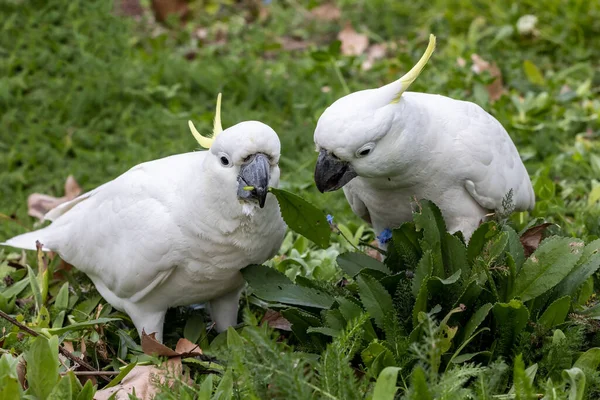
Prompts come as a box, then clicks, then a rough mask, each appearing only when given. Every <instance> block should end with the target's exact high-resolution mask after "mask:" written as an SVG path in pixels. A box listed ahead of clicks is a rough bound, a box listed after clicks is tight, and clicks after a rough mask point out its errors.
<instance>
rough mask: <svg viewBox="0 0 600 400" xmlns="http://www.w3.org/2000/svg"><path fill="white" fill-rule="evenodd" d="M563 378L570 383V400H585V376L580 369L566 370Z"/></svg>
mask: <svg viewBox="0 0 600 400" xmlns="http://www.w3.org/2000/svg"><path fill="white" fill-rule="evenodd" d="M562 377H563V379H564V380H565V381H567V382H568V383H569V400H583V399H584V397H583V395H584V394H585V374H584V373H583V371H582V370H580V369H579V368H576V367H575V368H571V369H565V370H564V371H563V372H562Z"/></svg>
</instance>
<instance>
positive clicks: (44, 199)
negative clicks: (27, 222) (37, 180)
mask: <svg viewBox="0 0 600 400" xmlns="http://www.w3.org/2000/svg"><path fill="white" fill-rule="evenodd" d="M80 194H81V187H79V184H78V183H77V181H76V180H75V178H73V175H69V176H68V177H67V180H66V182H65V195H64V196H63V197H53V196H48V195H46V194H41V193H33V194H31V195H29V197H28V198H27V212H28V213H29V215H31V216H32V217H35V218H38V219H39V220H40V221H42V220H43V219H44V215H46V213H47V212H48V211H50V210H52V209H53V208H55V207H57V206H59V205H61V204H62V203H66V202H67V201H70V200H73V199H74V198H75V197H77V196H79V195H80Z"/></svg>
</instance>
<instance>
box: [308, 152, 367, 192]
mask: <svg viewBox="0 0 600 400" xmlns="http://www.w3.org/2000/svg"><path fill="white" fill-rule="evenodd" d="M356 176H358V175H357V174H356V172H355V171H354V169H353V168H352V166H351V165H350V163H348V162H347V161H342V160H340V159H338V158H335V157H334V156H332V155H331V154H329V153H328V152H327V150H321V152H320V153H319V158H318V159H317V166H316V167H315V183H316V184H317V189H319V191H320V192H321V193H324V192H331V191H334V190H338V189H339V188H341V187H342V186H344V185H345V184H346V183H348V182H350V181H351V180H352V179H354V178H355V177H356Z"/></svg>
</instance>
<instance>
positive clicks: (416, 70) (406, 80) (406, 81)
mask: <svg viewBox="0 0 600 400" xmlns="http://www.w3.org/2000/svg"><path fill="white" fill-rule="evenodd" d="M434 50H435V36H434V35H429V45H427V49H426V50H425V54H423V56H421V59H420V60H419V62H417V63H416V64H415V66H414V67H412V68H411V70H410V71H408V72H407V73H406V75H404V76H403V77H402V78H400V79H399V80H398V82H399V83H400V85H401V86H400V91H399V92H398V93H396V95H395V96H394V99H393V100H392V103H397V102H399V101H400V97H401V96H402V93H404V92H405V91H406V89H408V87H409V86H410V85H411V84H412V83H413V82H414V81H415V80H416V79H417V77H418V76H419V75H420V74H421V71H422V70H423V68H424V67H425V64H427V61H429V57H431V54H433V51H434Z"/></svg>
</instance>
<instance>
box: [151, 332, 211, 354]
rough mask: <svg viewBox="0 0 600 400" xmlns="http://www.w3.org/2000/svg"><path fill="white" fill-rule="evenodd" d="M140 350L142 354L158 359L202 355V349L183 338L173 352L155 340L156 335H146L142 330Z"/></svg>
mask: <svg viewBox="0 0 600 400" xmlns="http://www.w3.org/2000/svg"><path fill="white" fill-rule="evenodd" d="M142 350H143V351H144V354H148V355H156V356H160V357H196V356H199V355H201V354H202V349H201V348H200V347H199V346H198V345H197V344H194V343H192V342H190V341H189V340H187V339H185V338H181V339H179V341H178V342H177V345H176V347H175V350H173V349H170V348H168V347H167V346H165V345H164V344H162V343H160V342H159V341H158V340H156V334H155V333H151V334H150V335H148V334H146V332H145V331H144V330H142Z"/></svg>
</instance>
